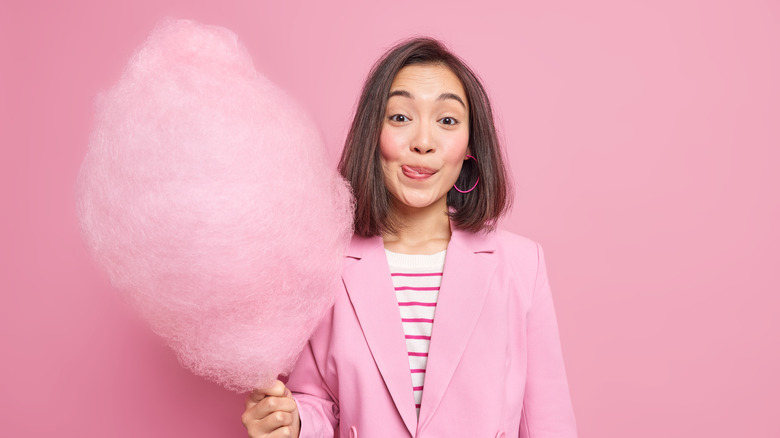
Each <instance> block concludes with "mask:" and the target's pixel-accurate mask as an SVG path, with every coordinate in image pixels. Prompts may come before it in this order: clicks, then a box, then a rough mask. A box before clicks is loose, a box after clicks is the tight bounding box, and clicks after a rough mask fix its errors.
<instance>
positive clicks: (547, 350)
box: [520, 244, 577, 438]
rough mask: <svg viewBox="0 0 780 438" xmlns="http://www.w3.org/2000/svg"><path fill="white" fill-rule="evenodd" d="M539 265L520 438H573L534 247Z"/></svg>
mask: <svg viewBox="0 0 780 438" xmlns="http://www.w3.org/2000/svg"><path fill="white" fill-rule="evenodd" d="M536 247H537V254H538V265H537V273H536V280H535V284H534V290H533V296H532V298H531V303H530V307H529V309H528V314H527V317H526V339H527V344H528V368H527V376H526V388H525V395H524V398H523V411H522V417H521V420H520V437H521V438H576V436H577V426H576V424H575V420H574V410H573V408H572V404H571V398H570V396H569V387H568V383H567V380H566V370H565V368H564V364H563V354H562V353H561V344H560V337H559V334H558V322H557V319H556V316H555V309H554V307H553V300H552V294H551V292H550V283H549V281H548V278H547V269H546V266H545V262H544V253H543V251H542V247H541V246H540V245H539V244H536Z"/></svg>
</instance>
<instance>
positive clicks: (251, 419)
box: [241, 380, 299, 437]
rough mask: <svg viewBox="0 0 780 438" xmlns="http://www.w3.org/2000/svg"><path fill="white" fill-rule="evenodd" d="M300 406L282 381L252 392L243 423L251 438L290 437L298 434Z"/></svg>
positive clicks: (242, 418) (243, 416) (247, 402)
mask: <svg viewBox="0 0 780 438" xmlns="http://www.w3.org/2000/svg"><path fill="white" fill-rule="evenodd" d="M297 408H298V406H297V405H296V403H295V399H293V397H292V393H291V392H290V390H289V389H287V387H286V386H285V385H284V383H282V382H280V381H278V380H277V381H276V382H274V384H273V385H271V386H270V387H268V388H258V389H255V390H254V391H252V392H251V393H250V394H249V396H248V397H247V400H246V410H245V411H244V414H243V415H242V417H241V421H242V422H243V423H244V426H245V427H246V429H247V432H248V433H249V436H250V437H288V436H293V435H294V434H296V433H297V432H295V431H296V430H297V427H295V426H297V424H296V425H293V422H296V423H297V422H298V421H299V420H297V418H298V416H297V415H298V413H297Z"/></svg>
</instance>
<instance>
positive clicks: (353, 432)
mask: <svg viewBox="0 0 780 438" xmlns="http://www.w3.org/2000/svg"><path fill="white" fill-rule="evenodd" d="M349 438H357V427H355V426H352V427H350V428H349Z"/></svg>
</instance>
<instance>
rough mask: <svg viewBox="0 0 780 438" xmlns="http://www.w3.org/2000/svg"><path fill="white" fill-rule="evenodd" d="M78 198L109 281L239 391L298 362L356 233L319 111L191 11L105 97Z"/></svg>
mask: <svg viewBox="0 0 780 438" xmlns="http://www.w3.org/2000/svg"><path fill="white" fill-rule="evenodd" d="M77 201H78V208H79V215H80V219H81V225H82V230H83V235H84V239H85V241H86V243H87V245H88V247H89V248H90V250H91V252H92V254H93V256H94V257H95V259H96V260H97V261H98V263H99V264H100V265H101V267H103V268H104V269H105V271H106V272H107V273H108V275H109V277H110V279H111V282H112V284H113V285H114V286H115V287H116V288H117V289H119V290H121V291H122V292H123V293H124V294H125V295H126V296H127V297H128V298H129V300H130V301H131V302H132V303H133V305H134V306H135V307H136V308H137V309H138V310H139V311H140V312H141V314H142V315H143V316H144V318H145V319H146V320H147V321H149V323H150V325H151V327H152V328H153V330H154V331H155V332H157V333H158V334H159V335H161V336H162V337H163V338H164V339H165V340H166V341H167V342H168V344H169V345H170V346H171V347H172V348H173V349H174V350H175V351H176V353H177V354H178V356H179V359H180V361H181V363H182V364H183V365H185V366H186V367H188V368H190V369H191V370H192V371H194V372H195V373H197V374H199V375H202V376H205V377H207V378H209V379H211V380H214V381H216V382H218V383H220V384H222V385H224V386H225V387H227V388H229V389H232V390H236V391H247V390H250V389H252V388H254V387H258V386H259V387H262V386H267V385H268V384H270V383H271V382H272V381H273V379H275V378H276V377H277V375H279V374H286V373H288V372H289V371H290V370H291V368H292V366H293V365H294V363H295V360H296V358H297V356H298V354H299V353H300V351H301V350H302V348H303V346H304V344H305V342H306V340H307V339H308V337H309V335H310V334H311V332H312V330H313V329H314V327H315V325H316V324H317V322H318V321H319V319H320V318H321V316H322V315H323V313H324V312H325V311H326V310H327V308H328V306H329V305H330V304H331V303H332V301H333V296H334V292H335V290H336V288H338V287H339V284H340V281H341V280H340V274H341V266H342V263H343V258H344V251H345V249H346V246H347V244H348V241H349V238H350V236H351V233H352V231H351V226H352V200H351V196H350V192H349V189H348V186H347V183H346V182H345V181H344V180H343V179H342V178H341V177H340V176H339V175H338V173H337V172H336V171H335V169H333V168H332V166H330V165H329V164H328V160H327V157H326V153H325V148H324V145H323V142H322V139H321V137H320V135H319V132H318V130H317V128H316V126H315V125H314V124H313V123H312V121H311V120H310V118H309V117H308V116H307V115H306V114H305V113H304V112H303V111H302V109H301V108H300V107H299V106H298V105H297V104H295V103H294V102H293V101H292V100H291V99H290V98H289V97H288V96H287V95H285V94H284V93H283V92H282V91H281V90H280V89H278V88H277V87H276V86H274V85H273V84H272V83H271V82H269V81H268V80H267V79H266V78H265V77H263V76H262V75H260V74H259V73H258V72H257V71H256V70H255V68H254V66H253V64H252V61H251V59H250V57H249V55H248V53H247V51H246V49H245V48H244V47H243V46H241V44H239V43H238V41H237V38H236V36H235V35H234V34H233V33H231V32H230V31H228V30H226V29H224V28H220V27H214V26H204V25H201V24H197V23H194V22H191V21H184V20H180V21H168V22H165V23H163V24H161V25H160V26H158V28H157V29H156V30H155V31H154V32H153V33H152V34H151V35H150V36H149V38H148V39H147V41H146V42H145V43H144V44H143V46H141V48H140V49H139V50H138V51H137V52H136V53H135V55H134V56H133V58H132V59H131V60H130V63H129V65H128V66H127V69H126V70H125V72H124V74H123V76H122V78H121V80H120V81H119V83H118V84H117V85H116V86H115V87H114V88H112V89H111V90H110V91H109V92H107V93H106V94H105V95H103V96H101V98H100V99H99V102H98V108H97V116H96V125H95V130H94V132H93V134H92V137H91V140H90V145H89V150H88V152H87V155H86V157H85V158H84V162H83V164H82V167H81V171H80V173H79V178H78V186H77Z"/></svg>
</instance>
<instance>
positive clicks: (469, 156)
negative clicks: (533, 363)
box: [452, 155, 479, 193]
mask: <svg viewBox="0 0 780 438" xmlns="http://www.w3.org/2000/svg"><path fill="white" fill-rule="evenodd" d="M466 158H471V159H472V160H474V161H475V162H476V161H477V159H476V158H474V157H472V156H471V155H466ZM464 161H465V160H464ZM477 184H479V176H477V182H475V183H474V185H473V186H471V188H470V189H468V190H461V189H459V188H458V186H456V185H455V184H453V185H452V187H455V190H457V191H459V192H461V193H468V192H470V191H472V190H474V189H475V188H476V187H477Z"/></svg>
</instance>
